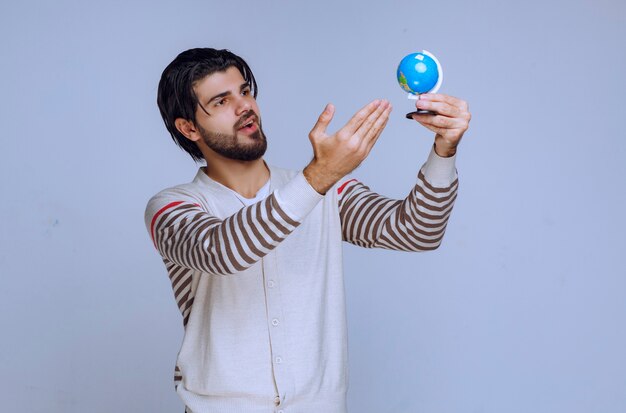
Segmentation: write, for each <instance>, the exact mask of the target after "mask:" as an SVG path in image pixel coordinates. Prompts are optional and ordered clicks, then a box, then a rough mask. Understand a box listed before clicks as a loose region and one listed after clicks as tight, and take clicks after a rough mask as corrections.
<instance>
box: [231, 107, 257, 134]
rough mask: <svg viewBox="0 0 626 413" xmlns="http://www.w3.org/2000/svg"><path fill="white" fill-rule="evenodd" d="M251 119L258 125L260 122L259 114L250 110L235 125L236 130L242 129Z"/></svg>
mask: <svg viewBox="0 0 626 413" xmlns="http://www.w3.org/2000/svg"><path fill="white" fill-rule="evenodd" d="M250 118H254V120H255V121H256V122H257V123H258V121H259V117H258V116H257V114H256V113H255V112H254V111H253V110H252V109H249V110H248V111H247V112H246V113H244V114H243V115H241V117H240V118H239V120H238V121H237V123H235V129H240V128H241V127H242V126H243V125H244V124H245V123H246V122H247V121H249V120H250Z"/></svg>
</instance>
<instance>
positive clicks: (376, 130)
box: [363, 103, 393, 143]
mask: <svg viewBox="0 0 626 413" xmlns="http://www.w3.org/2000/svg"><path fill="white" fill-rule="evenodd" d="M381 106H382V105H381ZM392 109H393V108H392V106H391V104H390V103H388V104H387V106H386V107H385V109H384V110H383V112H382V113H381V114H380V116H379V117H378V118H377V119H376V121H375V122H374V124H373V125H372V127H371V128H369V130H367V131H366V132H367V133H366V135H365V136H364V138H363V140H364V141H365V143H368V142H369V141H371V140H376V139H378V137H379V136H380V134H381V133H382V131H383V129H385V126H387V121H389V114H390V113H391V111H392Z"/></svg>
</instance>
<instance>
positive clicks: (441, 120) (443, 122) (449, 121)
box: [413, 114, 464, 129]
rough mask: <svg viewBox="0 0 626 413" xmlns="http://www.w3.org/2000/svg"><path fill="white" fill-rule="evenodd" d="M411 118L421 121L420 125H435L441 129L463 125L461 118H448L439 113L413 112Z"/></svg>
mask: <svg viewBox="0 0 626 413" xmlns="http://www.w3.org/2000/svg"><path fill="white" fill-rule="evenodd" d="M413 119H415V120H416V121H418V122H419V123H421V124H422V125H424V126H426V125H430V126H436V127H438V128H442V129H457V128H461V127H462V126H463V125H464V121H463V119H459V118H448V117H446V116H440V115H435V116H433V115H428V114H414V115H413Z"/></svg>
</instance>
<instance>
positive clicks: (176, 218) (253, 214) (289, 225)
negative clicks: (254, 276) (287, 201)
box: [151, 194, 299, 311]
mask: <svg viewBox="0 0 626 413" xmlns="http://www.w3.org/2000/svg"><path fill="white" fill-rule="evenodd" d="M298 225H299V222H297V221H295V220H294V219H292V218H291V217H290V216H289V215H287V213H286V212H285V211H284V210H283V209H281V207H280V205H279V204H278V202H277V201H276V198H275V197H274V195H273V194H272V195H270V196H269V197H268V198H266V199H265V200H263V201H261V202H258V203H256V204H254V205H250V206H248V207H245V208H243V209H241V210H239V212H237V213H236V214H235V215H233V216H230V217H228V218H226V219H224V220H220V219H218V218H216V217H214V216H212V215H209V214H208V213H207V212H206V211H204V210H203V209H202V208H201V207H200V206H199V205H197V204H191V203H187V202H172V203H170V204H168V205H166V206H165V207H163V208H162V209H161V210H160V211H159V212H158V213H157V214H155V216H154V218H153V220H152V225H151V230H152V238H153V241H154V244H155V246H156V247H157V249H158V250H159V252H160V253H161V256H162V257H164V259H165V260H166V265H167V264H168V263H169V265H178V266H182V267H184V269H183V268H177V269H176V270H175V271H173V272H171V274H172V275H171V280H172V287H173V288H174V289H175V291H180V294H184V293H185V291H187V290H186V289H187V288H188V286H189V282H188V280H187V277H186V275H188V269H193V270H198V271H202V272H207V273H212V274H221V275H226V274H234V273H236V272H239V271H243V270H245V269H246V268H248V267H250V266H251V265H252V264H254V263H255V262H257V261H258V260H259V259H260V258H261V257H263V256H264V255H266V254H267V253H268V252H269V251H271V250H272V249H273V248H275V247H276V246H277V245H278V244H279V243H280V242H281V241H282V240H283V239H285V238H286V237H287V235H289V234H290V233H291V232H292V231H293V230H294V229H295V228H296V227H297V226H298ZM172 269H173V268H172ZM180 297H181V298H182V295H181V296H180ZM176 299H177V301H178V299H179V295H178V294H177V295H176ZM180 306H181V303H180V302H179V307H180ZM181 311H182V307H181Z"/></svg>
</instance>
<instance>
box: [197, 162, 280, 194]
mask: <svg viewBox="0 0 626 413" xmlns="http://www.w3.org/2000/svg"><path fill="white" fill-rule="evenodd" d="M205 159H206V162H207V166H206V167H205V168H204V173H205V174H207V176H208V177H209V178H211V179H213V180H214V181H216V182H219V183H220V184H222V185H224V186H225V187H228V188H230V189H232V190H233V191H235V192H237V193H239V194H240V195H241V196H243V197H246V198H254V196H255V195H256V193H257V192H259V189H261V187H263V185H265V184H266V183H267V180H268V179H269V178H270V171H269V169H268V168H267V165H266V164H265V162H264V161H263V158H259V159H257V160H255V161H237V160H233V159H228V158H224V157H217V158H216V157H211V159H208V158H206V157H205Z"/></svg>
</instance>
